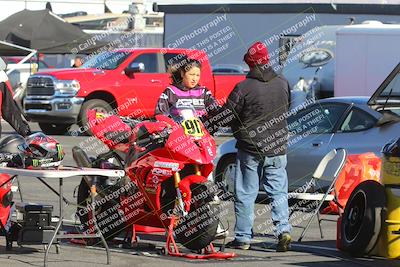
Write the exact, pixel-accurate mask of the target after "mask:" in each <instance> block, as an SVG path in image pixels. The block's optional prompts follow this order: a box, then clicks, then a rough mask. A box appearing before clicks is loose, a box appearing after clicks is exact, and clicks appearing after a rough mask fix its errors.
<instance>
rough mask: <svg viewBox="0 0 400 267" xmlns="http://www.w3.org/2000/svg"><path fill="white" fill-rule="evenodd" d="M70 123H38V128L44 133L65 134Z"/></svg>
mask: <svg viewBox="0 0 400 267" xmlns="http://www.w3.org/2000/svg"><path fill="white" fill-rule="evenodd" d="M71 125H72V124H57V123H39V127H40V129H41V130H42V131H43V132H44V133H45V134H60V135H63V134H66V133H67V132H68V130H69V128H70V127H71Z"/></svg>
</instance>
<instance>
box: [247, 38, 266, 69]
mask: <svg viewBox="0 0 400 267" xmlns="http://www.w3.org/2000/svg"><path fill="white" fill-rule="evenodd" d="M244 61H245V62H246V63H247V65H249V67H250V68H254V67H255V66H256V65H266V64H268V63H269V54H268V49H267V47H266V46H265V45H264V44H263V43H261V42H256V43H254V44H253V45H252V46H250V48H249V50H247V53H246V54H245V55H244Z"/></svg>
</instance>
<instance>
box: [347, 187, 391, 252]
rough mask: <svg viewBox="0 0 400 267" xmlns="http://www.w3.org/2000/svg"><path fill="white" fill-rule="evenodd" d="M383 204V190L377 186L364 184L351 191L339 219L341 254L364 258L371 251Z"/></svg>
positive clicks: (374, 242) (378, 227)
mask: <svg viewBox="0 0 400 267" xmlns="http://www.w3.org/2000/svg"><path fill="white" fill-rule="evenodd" d="M385 204H386V199H385V189H384V187H383V186H382V185H381V184H379V183H378V182H375V181H365V182H362V183H361V184H359V185H358V186H357V187H356V188H355V189H354V191H353V192H352V193H351V195H350V198H349V201H348V202H347V204H346V207H345V210H344V213H343V218H342V225H341V228H342V229H341V234H342V243H343V244H342V245H343V250H345V251H348V252H350V253H351V254H353V255H364V254H368V253H369V252H370V251H371V250H372V249H373V248H374V246H375V245H376V242H377V240H378V237H379V232H380V230H381V225H382V212H383V210H384V208H385Z"/></svg>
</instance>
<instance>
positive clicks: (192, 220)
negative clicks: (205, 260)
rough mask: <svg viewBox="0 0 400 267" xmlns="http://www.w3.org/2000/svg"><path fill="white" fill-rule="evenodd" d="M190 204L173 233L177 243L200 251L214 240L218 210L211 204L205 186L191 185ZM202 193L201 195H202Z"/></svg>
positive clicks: (215, 205)
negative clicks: (187, 211) (188, 209)
mask: <svg viewBox="0 0 400 267" xmlns="http://www.w3.org/2000/svg"><path fill="white" fill-rule="evenodd" d="M190 188H191V191H192V200H193V201H192V203H191V205H190V211H189V213H188V214H187V215H186V216H185V217H183V218H180V220H179V222H178V224H177V226H176V228H175V230H174V232H175V235H176V239H177V241H178V242H179V243H181V244H182V245H183V246H185V247H186V248H188V249H191V250H201V249H203V248H205V247H207V246H208V245H209V244H210V243H211V242H212V241H213V240H214V239H215V235H216V233H217V227H218V224H219V216H220V208H219V205H218V204H213V203H212V201H213V196H211V195H209V194H204V193H203V192H208V191H207V189H208V186H207V184H193V185H191V187H190ZM202 193H203V194H202Z"/></svg>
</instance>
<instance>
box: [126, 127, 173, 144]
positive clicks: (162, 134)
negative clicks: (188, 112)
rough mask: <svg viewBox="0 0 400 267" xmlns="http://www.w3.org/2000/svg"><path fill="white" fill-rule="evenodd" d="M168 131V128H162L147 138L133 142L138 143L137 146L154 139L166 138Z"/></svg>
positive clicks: (169, 131)
mask: <svg viewBox="0 0 400 267" xmlns="http://www.w3.org/2000/svg"><path fill="white" fill-rule="evenodd" d="M170 133H171V130H170V129H164V130H163V131H161V132H160V133H159V134H152V135H150V136H149V137H148V138H144V139H142V140H139V141H136V142H135V143H134V144H135V145H138V146H142V145H146V144H148V143H149V142H152V141H155V140H162V139H165V138H168V136H169V134H170Z"/></svg>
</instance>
